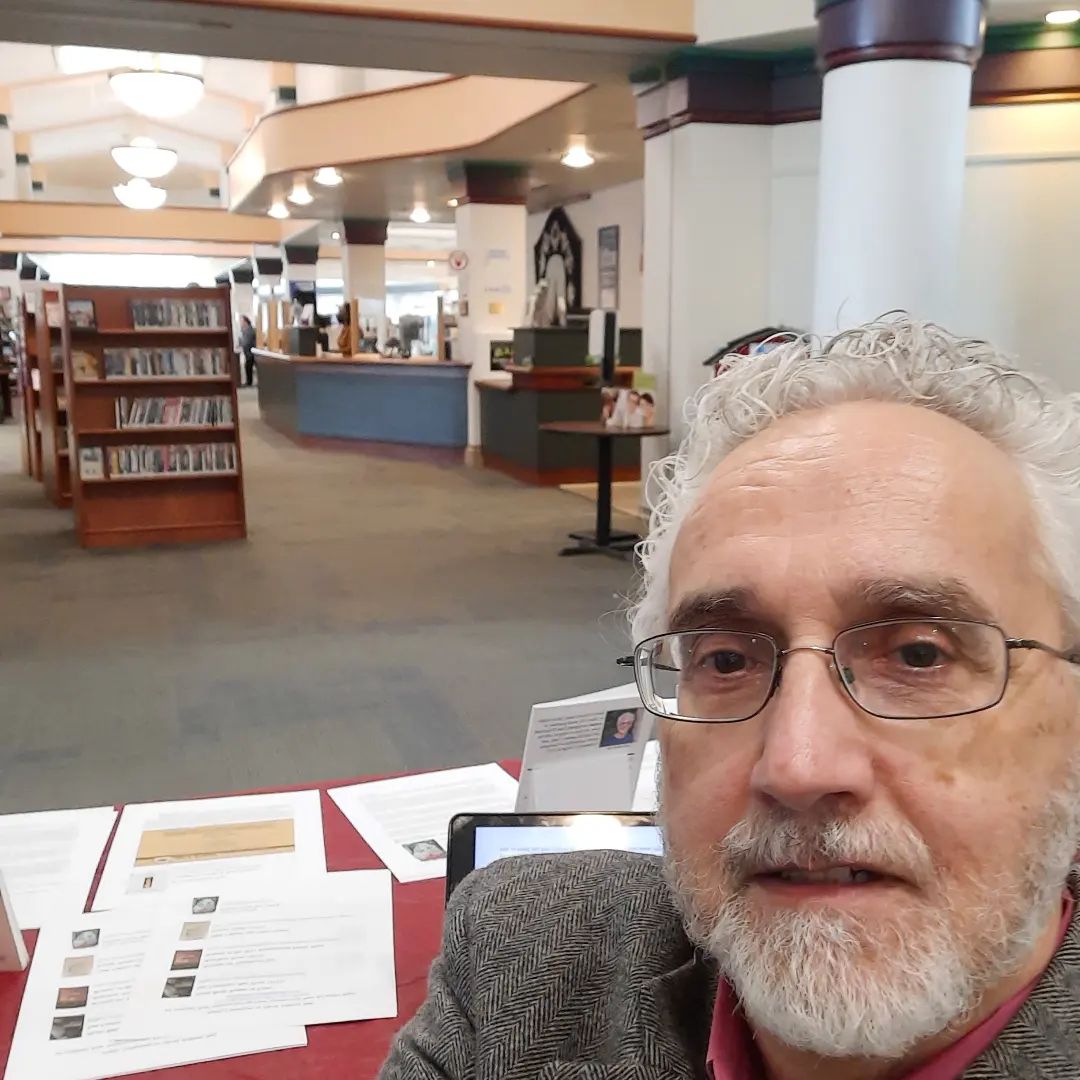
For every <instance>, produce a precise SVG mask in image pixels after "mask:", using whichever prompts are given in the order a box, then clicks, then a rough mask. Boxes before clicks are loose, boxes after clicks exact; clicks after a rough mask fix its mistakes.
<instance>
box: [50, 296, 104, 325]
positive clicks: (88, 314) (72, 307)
mask: <svg viewBox="0 0 1080 1080" xmlns="http://www.w3.org/2000/svg"><path fill="white" fill-rule="evenodd" d="M67 314H68V325H69V326H74V327H77V328H78V329H80V330H93V329H95V328H96V327H97V318H96V316H95V315H94V301H93V300H69V301H68V302H67ZM49 325H50V326H51V325H52V324H51V323H50V324H49Z"/></svg>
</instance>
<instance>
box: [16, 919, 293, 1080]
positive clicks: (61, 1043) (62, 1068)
mask: <svg viewBox="0 0 1080 1080" xmlns="http://www.w3.org/2000/svg"><path fill="white" fill-rule="evenodd" d="M151 918H152V915H151V913H150V912H149V911H147V912H141V913H139V914H134V913H132V912H130V911H106V912H98V913H97V914H90V915H77V916H73V917H71V918H69V919H67V920H62V919H57V920H56V921H53V922H50V923H49V924H48V925H47V926H45V927H44V929H42V931H41V933H40V934H39V935H38V941H37V947H36V948H35V950H34V959H33V962H32V964H31V966H30V975H29V977H28V979H27V982H26V990H25V992H24V993H23V1001H22V1008H21V1010H20V1011H19V1020H18V1023H17V1024H16V1027H15V1036H14V1038H13V1039H12V1043H11V1054H10V1056H9V1058H8V1066H7V1071H6V1072H5V1073H4V1080H42V1077H47V1078H48V1080H103V1078H107V1077H113V1076H123V1075H124V1074H126V1073H133V1072H143V1071H145V1070H148V1069H164V1068H168V1067H169V1066H172V1065H188V1064H192V1063H194V1062H197V1061H210V1060H213V1059H215V1058H224V1057H235V1056H237V1055H240V1054H257V1053H261V1052H262V1051H265V1050H282V1049H285V1048H286V1047H291V1046H306V1045H307V1034H306V1033H305V1031H304V1029H303V1028H302V1027H285V1026H284V1025H273V1026H271V1025H269V1024H265V1025H263V1027H262V1028H247V1029H237V1030H231V1031H229V1032H226V1033H222V1034H211V1035H204V1036H199V1037H197V1038H190V1037H185V1038H182V1039H181V1038H176V1039H161V1038H156V1039H137V1040H131V1039H121V1038H118V1037H117V1032H118V1029H119V1027H120V1024H121V1021H122V1020H123V1018H124V1014H125V1012H126V1011H127V1007H128V1000H129V996H130V994H131V992H132V989H133V987H134V983H135V977H136V975H137V974H138V973H139V970H140V968H141V965H142V961H143V957H144V954H145V950H146V946H147V943H148V941H149V938H150V927H151Z"/></svg>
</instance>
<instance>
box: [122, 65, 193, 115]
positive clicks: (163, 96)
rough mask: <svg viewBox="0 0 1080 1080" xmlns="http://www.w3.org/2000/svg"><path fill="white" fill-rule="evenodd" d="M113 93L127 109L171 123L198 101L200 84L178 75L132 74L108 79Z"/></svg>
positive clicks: (129, 71)
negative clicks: (170, 121)
mask: <svg viewBox="0 0 1080 1080" xmlns="http://www.w3.org/2000/svg"><path fill="white" fill-rule="evenodd" d="M109 85H110V86H111V87H112V91H113V93H114V94H115V95H116V96H117V97H118V98H119V99H120V100H121V101H122V102H123V103H124V104H125V105H126V106H127V107H128V108H129V109H133V110H134V111H135V112H137V113H140V114H141V115H142V116H150V117H153V118H154V119H155V120H171V119H173V118H174V117H177V116H183V115H184V113H189V112H191V110H192V109H194V108H195V106H196V105H198V104H199V102H200V101H201V100H202V96H203V92H204V89H205V88H204V87H203V81H202V79H200V78H199V77H198V76H197V75H187V74H185V73H184V72H182V71H162V70H160V69H158V70H154V71H136V70H134V69H132V68H128V69H126V70H124V71H114V72H113V73H112V74H111V75H110V76H109Z"/></svg>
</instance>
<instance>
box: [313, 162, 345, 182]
mask: <svg viewBox="0 0 1080 1080" xmlns="http://www.w3.org/2000/svg"><path fill="white" fill-rule="evenodd" d="M313 179H314V181H315V183H316V184H321V185H322V186H323V187H337V186H338V184H340V183H342V182H343V181H342V176H341V173H339V172H338V171H337V169H335V168H334V167H333V165H324V166H323V167H322V168H321V169H319V171H318V172H317V173H316V174H315V176H314V177H313Z"/></svg>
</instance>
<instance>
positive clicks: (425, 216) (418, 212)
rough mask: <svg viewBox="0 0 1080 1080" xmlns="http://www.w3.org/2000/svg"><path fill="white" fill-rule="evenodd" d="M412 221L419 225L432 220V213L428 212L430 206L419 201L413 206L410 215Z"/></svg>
mask: <svg viewBox="0 0 1080 1080" xmlns="http://www.w3.org/2000/svg"><path fill="white" fill-rule="evenodd" d="M409 220H410V221H415V222H416V224H417V225H426V224H427V223H428V222H429V221H430V220H431V214H430V213H429V212H428V208H427V207H426V206H425V205H424V204H423V203H417V204H416V205H415V206H414V207H413V208H412V213H411V214H410V215H409Z"/></svg>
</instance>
